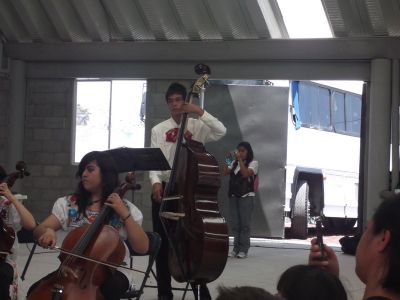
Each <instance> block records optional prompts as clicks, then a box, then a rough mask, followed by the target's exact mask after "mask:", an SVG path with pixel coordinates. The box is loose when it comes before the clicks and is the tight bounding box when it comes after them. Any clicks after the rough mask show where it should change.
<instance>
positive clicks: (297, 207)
mask: <svg viewBox="0 0 400 300" xmlns="http://www.w3.org/2000/svg"><path fill="white" fill-rule="evenodd" d="M308 194H309V187H308V183H307V181H304V180H300V181H299V184H298V189H297V193H296V198H295V200H294V205H293V207H292V222H291V223H292V225H291V228H290V236H291V237H292V238H295V239H306V238H307V227H308V213H309V210H308V206H309V199H308Z"/></svg>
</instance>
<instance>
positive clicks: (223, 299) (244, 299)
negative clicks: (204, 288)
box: [215, 286, 280, 300]
mask: <svg viewBox="0 0 400 300" xmlns="http://www.w3.org/2000/svg"><path fill="white" fill-rule="evenodd" d="M276 299H280V298H277V297H275V296H273V295H272V294H270V293H268V292H267V291H266V290H264V289H262V288H259V287H254V286H236V287H231V288H227V287H222V286H219V287H218V297H217V298H216V299H215V300H276Z"/></svg>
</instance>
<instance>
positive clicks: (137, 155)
mask: <svg viewBox="0 0 400 300" xmlns="http://www.w3.org/2000/svg"><path fill="white" fill-rule="evenodd" d="M104 152H107V153H109V154H111V156H112V157H113V159H114V161H115V163H116V165H117V170H118V172H119V173H123V172H130V171H151V170H159V171H164V170H170V169H171V167H170V166H169V163H168V161H167V159H166V158H165V156H164V154H163V153H162V151H161V149H160V148H128V147H121V148H115V149H110V150H106V151H104Z"/></svg>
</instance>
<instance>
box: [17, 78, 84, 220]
mask: <svg viewBox="0 0 400 300" xmlns="http://www.w3.org/2000/svg"><path fill="white" fill-rule="evenodd" d="M73 91H74V81H73V80H70V79H29V80H28V81H27V90H26V117H25V118H26V119H25V137H24V160H25V162H26V163H27V166H28V170H29V171H30V173H31V175H30V176H29V177H26V178H24V179H23V180H22V188H23V193H24V194H26V195H28V200H27V201H26V206H27V207H28V208H29V209H30V210H31V211H32V213H33V214H34V216H35V218H36V219H37V220H38V221H41V220H43V218H45V217H46V216H47V215H48V214H49V213H50V211H51V208H52V207H53V203H54V201H55V200H56V199H57V198H58V197H61V196H63V195H66V194H69V193H71V192H73V191H74V187H75V177H74V176H75V172H76V166H73V165H72V164H71V138H72V131H71V128H72V111H73V110H72V109H73V104H72V103H73Z"/></svg>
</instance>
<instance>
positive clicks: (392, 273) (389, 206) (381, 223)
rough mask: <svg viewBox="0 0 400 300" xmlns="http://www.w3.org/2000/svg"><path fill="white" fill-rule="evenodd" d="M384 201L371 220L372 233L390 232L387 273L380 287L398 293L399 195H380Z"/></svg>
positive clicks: (399, 277) (399, 278)
mask: <svg viewBox="0 0 400 300" xmlns="http://www.w3.org/2000/svg"><path fill="white" fill-rule="evenodd" d="M381 195H382V198H383V199H384V201H382V202H381V204H380V205H379V206H378V208H377V209H376V211H375V213H374V215H373V217H372V220H373V233H374V234H378V233H379V232H381V231H382V230H388V231H389V232H390V241H389V243H388V245H387V248H386V251H387V263H386V268H387V273H386V277H385V279H384V281H383V284H382V287H383V288H386V289H389V290H392V291H395V292H396V293H400V255H399V253H400V194H396V193H393V192H385V193H382V194H381Z"/></svg>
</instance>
